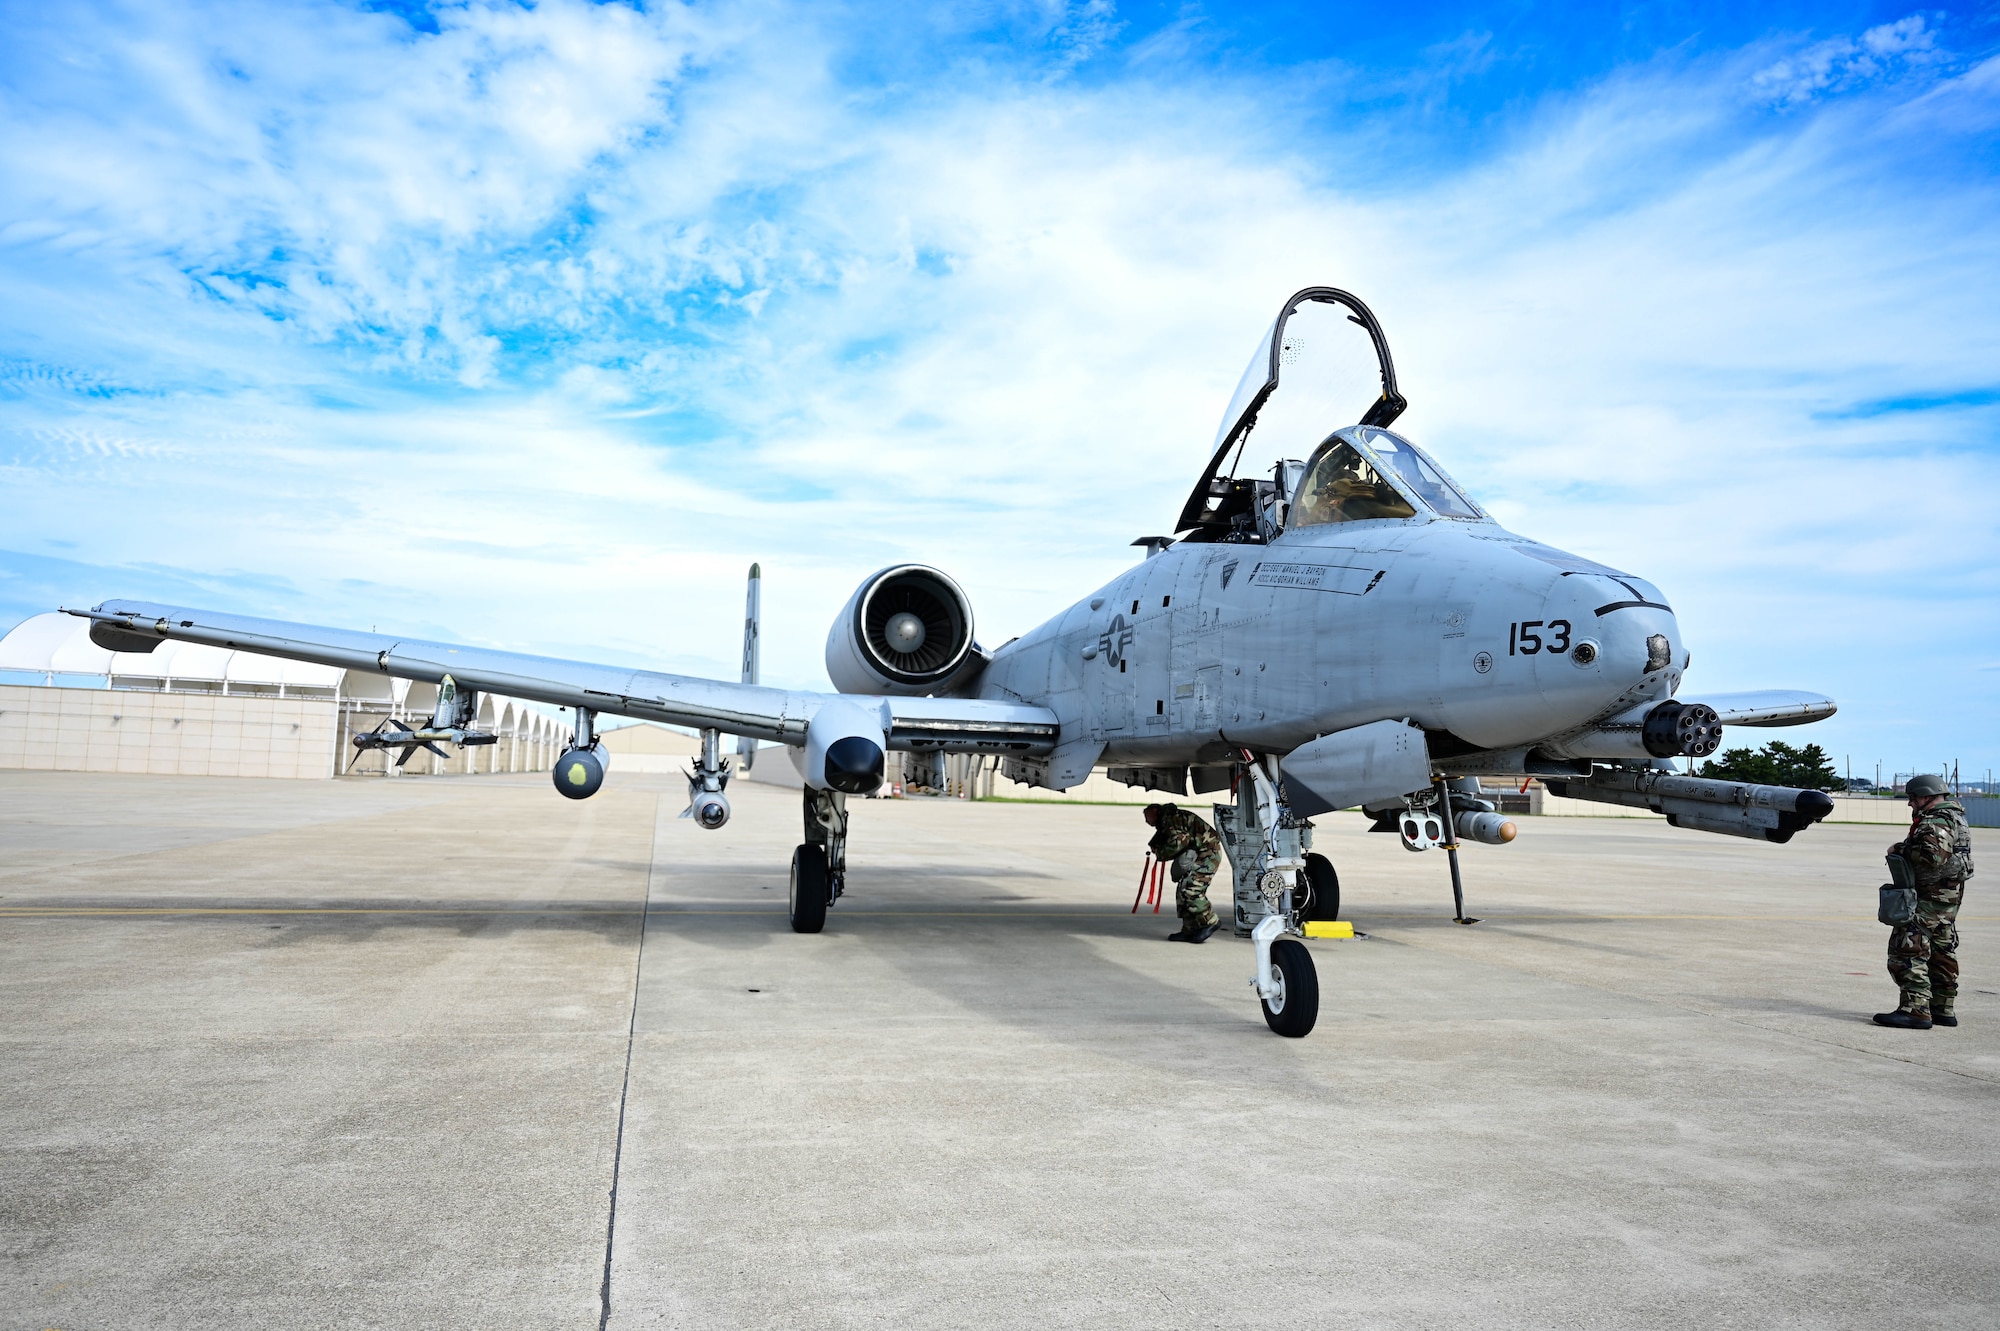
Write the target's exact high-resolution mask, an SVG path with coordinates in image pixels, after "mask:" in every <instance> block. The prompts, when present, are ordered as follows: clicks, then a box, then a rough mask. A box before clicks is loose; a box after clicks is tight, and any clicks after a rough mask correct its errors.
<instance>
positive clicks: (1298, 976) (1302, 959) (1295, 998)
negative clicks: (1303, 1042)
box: [1260, 938, 1319, 1040]
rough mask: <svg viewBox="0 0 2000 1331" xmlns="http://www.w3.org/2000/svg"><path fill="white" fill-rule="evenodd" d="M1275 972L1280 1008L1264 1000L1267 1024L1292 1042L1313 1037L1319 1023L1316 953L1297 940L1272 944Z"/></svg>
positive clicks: (1281, 940)
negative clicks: (1315, 1025) (1303, 1037)
mask: <svg viewBox="0 0 2000 1331" xmlns="http://www.w3.org/2000/svg"><path fill="white" fill-rule="evenodd" d="M1271 968H1272V969H1273V970H1275V971H1277V972H1278V980H1279V984H1280V985H1281V986H1282V987H1281V988H1280V990H1279V992H1278V998H1277V1004H1278V1005H1277V1007H1275V1008H1273V1007H1272V1006H1271V1000H1270V999H1268V998H1266V999H1262V1000H1260V1001H1261V1002H1262V1003H1263V1006H1264V1024H1265V1025H1267V1026H1269V1027H1270V1028H1271V1029H1272V1030H1274V1031H1276V1032H1277V1033H1278V1034H1280V1035H1282V1036H1284V1037H1286V1038H1287V1039H1291V1040H1296V1039H1299V1038H1300V1037H1301V1036H1305V1035H1309V1034H1311V1033H1312V1028H1313V1025H1314V1023H1316V1022H1317V1021H1318V1020H1319V972H1318V971H1317V970H1315V969H1313V958H1312V953H1310V952H1308V951H1307V950H1306V945H1305V944H1304V943H1301V942H1300V941H1299V940H1298V939H1296V938H1280V939H1278V940H1277V941H1276V942H1274V943H1272V944H1271Z"/></svg>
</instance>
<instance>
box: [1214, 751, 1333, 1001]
mask: <svg viewBox="0 0 2000 1331" xmlns="http://www.w3.org/2000/svg"><path fill="white" fill-rule="evenodd" d="M1267 765H1268V769H1267ZM1276 767H1277V763H1276V761H1275V760H1274V759H1268V758H1267V759H1264V760H1262V761H1259V760H1257V759H1256V758H1254V757H1253V756H1252V755H1250V754H1249V753H1247V752H1246V753H1244V754H1243V761H1242V762H1241V763H1240V764H1238V766H1237V769H1236V770H1237V779H1236V803H1234V804H1218V805H1216V806H1215V825H1216V829H1217V831H1218V832H1219V833H1220V834H1221V836H1222V845H1223V849H1224V850H1225V851H1226V852H1227V853H1228V855H1229V863H1230V867H1231V869H1232V870H1233V872H1234V875H1235V879H1236V894H1235V895H1236V901H1235V907H1236V923H1237V932H1238V933H1239V934H1243V933H1248V934H1249V936H1250V941H1251V943H1252V945H1253V946H1254V948H1255V950H1256V973H1255V974H1254V975H1252V976H1251V977H1250V987H1251V988H1253V989H1255V990H1256V991H1257V997H1258V1000H1259V1002H1260V1003H1261V1004H1262V1006H1263V1009H1264V1021H1265V1024H1266V1025H1268V1026H1270V1028H1271V1029H1272V1030H1274V1031H1276V1032H1277V1033H1278V1034H1279V1035H1282V1036H1285V1037H1287V1038H1288V1039H1294V1040H1296V1039H1298V1038H1300V1037H1301V1036H1303V1035H1306V1034H1307V1033H1308V1032H1310V1031H1311V1030H1312V1028H1313V1026H1314V1025H1315V1024H1316V1023H1317V1022H1318V1021H1319V973H1318V971H1317V970H1315V969H1314V967H1313V959H1312V953H1311V952H1310V951H1308V950H1307V948H1306V945H1305V944H1304V943H1303V942H1301V941H1299V940H1300V938H1301V937H1303V935H1304V932H1305V929H1304V923H1305V921H1307V920H1331V919H1333V918H1334V916H1335V915H1337V914H1339V912H1340V877H1339V875H1338V874H1336V873H1335V872H1334V870H1333V865H1332V864H1331V863H1330V862H1329V861H1328V860H1327V858H1326V857H1325V856H1323V855H1310V854H1307V853H1306V848H1307V847H1308V846H1310V845H1311V844H1312V824H1311V823H1309V822H1306V821H1305V820H1303V819H1299V818H1294V817H1293V816H1292V814H1291V812H1290V810H1289V809H1287V808H1286V807H1285V801H1284V788H1283V787H1282V786H1281V785H1280V784H1279V782H1278V780H1277V771H1276ZM1253 921H1254V925H1253Z"/></svg>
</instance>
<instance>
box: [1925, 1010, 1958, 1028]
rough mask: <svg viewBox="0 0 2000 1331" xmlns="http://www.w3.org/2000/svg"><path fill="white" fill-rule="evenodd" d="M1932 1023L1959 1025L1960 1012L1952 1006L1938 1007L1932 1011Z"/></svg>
mask: <svg viewBox="0 0 2000 1331" xmlns="http://www.w3.org/2000/svg"><path fill="white" fill-rule="evenodd" d="M1931 1025H1933V1026H1956V1025H1958V1014H1957V1013H1956V1012H1953V1011H1952V1010H1951V1009H1950V1008H1938V1009H1936V1010H1934V1011H1933V1012H1932V1013H1931Z"/></svg>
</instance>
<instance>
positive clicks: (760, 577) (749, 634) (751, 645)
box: [736, 564, 764, 772]
mask: <svg viewBox="0 0 2000 1331" xmlns="http://www.w3.org/2000/svg"><path fill="white" fill-rule="evenodd" d="M763 619H764V574H763V571H762V570H760V569H759V568H758V567H757V565H755V564H752V565H751V566H750V586H749V589H748V590H747V591H745V592H744V594H743V682H744V683H745V684H755V683H756V682H757V666H758V649H759V646H760V644H759V641H758V639H759V638H761V637H762V636H763ZM736 756H737V757H738V758H739V759H740V760H741V763H740V766H741V768H742V770H743V771H746V772H747V771H749V770H750V764H751V763H752V762H754V761H756V757H757V741H756V740H754V739H751V738H750V737H749V736H748V735H739V736H737V739H736Z"/></svg>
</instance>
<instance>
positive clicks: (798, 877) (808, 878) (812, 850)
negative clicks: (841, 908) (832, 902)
mask: <svg viewBox="0 0 2000 1331" xmlns="http://www.w3.org/2000/svg"><path fill="white" fill-rule="evenodd" d="M827 878H828V874H827V871H826V847H825V846H815V845H811V844H807V845H803V846H800V847H799V848H798V849H797V850H795V851H793V852H792V932H793V933H795V934H816V933H818V932H819V931H820V930H822V929H824V928H826V904H827Z"/></svg>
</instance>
